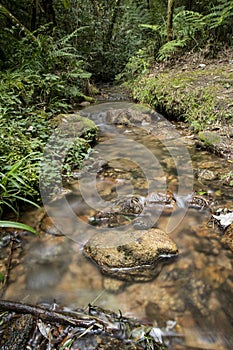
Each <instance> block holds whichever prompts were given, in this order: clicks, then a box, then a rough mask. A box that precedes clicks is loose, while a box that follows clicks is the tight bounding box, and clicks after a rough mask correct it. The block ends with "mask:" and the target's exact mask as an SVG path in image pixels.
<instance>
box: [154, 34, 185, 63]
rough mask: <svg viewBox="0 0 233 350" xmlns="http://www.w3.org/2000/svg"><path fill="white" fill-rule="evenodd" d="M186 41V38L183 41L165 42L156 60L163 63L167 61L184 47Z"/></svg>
mask: <svg viewBox="0 0 233 350" xmlns="http://www.w3.org/2000/svg"><path fill="white" fill-rule="evenodd" d="M188 41H189V38H188V37H186V38H184V39H178V40H171V41H169V42H167V43H166V44H164V45H163V46H162V47H161V48H160V50H159V52H158V56H157V57H158V60H160V61H164V60H167V59H169V58H170V57H171V56H172V55H173V54H174V53H175V52H176V51H177V49H180V48H182V47H185V46H186V45H187V43H188Z"/></svg>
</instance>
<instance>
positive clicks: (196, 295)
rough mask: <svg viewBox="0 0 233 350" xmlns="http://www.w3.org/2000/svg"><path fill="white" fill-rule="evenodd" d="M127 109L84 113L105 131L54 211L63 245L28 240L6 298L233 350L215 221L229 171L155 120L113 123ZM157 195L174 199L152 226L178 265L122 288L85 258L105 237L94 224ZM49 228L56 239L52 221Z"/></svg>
mask: <svg viewBox="0 0 233 350" xmlns="http://www.w3.org/2000/svg"><path fill="white" fill-rule="evenodd" d="M129 107H130V108H131V104H129V103H128V102H119V103H116V102H112V103H107V104H106V103H105V104H99V105H96V106H93V107H89V108H87V109H84V110H82V111H81V114H82V115H84V116H88V117H89V118H91V119H93V120H94V121H95V122H96V124H97V125H98V126H99V129H100V132H99V136H98V144H97V145H96V146H95V147H94V150H95V152H94V153H93V154H92V157H91V160H89V161H88V162H87V163H86V164H85V169H86V172H84V171H83V172H79V171H76V172H75V173H74V177H75V178H76V179H74V180H72V182H71V183H70V184H69V185H68V190H69V193H68V194H67V196H66V197H62V198H60V199H58V200H56V201H54V202H52V203H50V204H49V205H47V210H48V212H49V215H50V217H51V218H52V219H53V220H54V222H55V226H56V227H58V228H59V229H60V230H61V231H62V232H63V233H65V236H57V235H52V234H44V233H42V234H41V237H32V236H31V235H29V236H25V237H24V246H23V250H22V260H21V263H20V264H18V265H17V266H16V267H15V268H14V270H12V273H11V275H10V284H9V286H8V288H7V290H6V292H5V296H4V297H5V298H6V299H14V300H19V301H25V302H51V301H53V300H56V301H57V302H59V303H62V304H65V305H67V306H71V307H86V306H87V305H88V304H89V303H93V304H96V305H99V306H101V307H104V308H107V309H111V310H113V311H114V310H115V311H117V312H118V310H121V312H122V313H123V314H125V315H128V316H134V317H137V318H139V319H142V320H144V321H148V322H150V323H152V324H154V326H155V327H159V328H160V329H161V330H162V332H163V339H164V341H166V342H167V344H168V346H169V348H170V349H211V350H215V349H216V350H217V349H218V350H221V349H222V350H225V349H229V350H230V349H233V316H232V314H233V307H232V300H233V273H232V261H233V260H232V252H231V251H230V250H229V249H228V248H227V247H225V246H223V245H222V243H221V235H222V233H221V231H220V229H219V228H218V226H217V225H216V223H214V222H213V221H212V220H211V214H210V211H209V208H213V207H214V206H216V205H217V206H218V207H221V206H222V207H223V208H224V207H226V206H227V207H228V208H230V207H231V208H232V204H231V203H232V199H233V193H232V191H230V189H231V188H230V187H228V186H224V185H223V180H222V179H223V178H224V176H222V175H221V174H223V175H224V174H226V172H227V171H228V172H229V169H230V167H231V168H232V164H231V163H227V161H226V160H223V159H219V158H217V157H215V156H213V155H210V154H208V153H207V152H205V151H201V150H197V149H196V148H195V146H194V144H193V140H192V137H191V136H190V137H189V136H184V135H182V132H181V133H180V132H178V131H177V128H176V127H175V126H174V125H172V124H170V123H169V122H168V121H166V120H165V119H164V118H162V117H161V116H159V115H158V114H157V113H153V112H151V115H152V121H148V120H147V119H146V118H145V119H143V120H141V121H140V123H139V124H136V125H129V124H128V125H112V124H111V123H108V113H107V111H108V110H109V109H110V110H116V109H121V110H124V109H127V108H129ZM142 113H144V114H146V115H147V114H148V111H145V110H144V111H142ZM126 124H127V123H126ZM93 164H94V165H93ZM226 165H227V167H228V168H226ZM230 170H231V169H230ZM194 191H199V192H201V193H202V194H203V193H204V194H205V197H204V198H205V200H206V203H207V205H203V206H198V207H195V206H193V207H189V208H188V206H187V203H188V201H189V200H190V198H191V196H192V194H193V193H194ZM154 192H161V193H165V192H166V193H173V194H174V196H175V198H176V208H175V209H168V210H165V211H164V210H160V209H159V208H157V209H156V210H155V211H152V213H153V218H152V220H153V225H156V226H157V227H159V228H161V229H163V230H164V231H166V232H167V233H168V234H169V236H170V237H171V238H172V239H173V240H174V241H175V242H176V244H177V246H178V249H179V257H178V259H176V260H175V261H173V262H172V263H171V264H168V265H165V266H163V268H162V270H161V272H160V274H159V275H158V276H157V277H156V278H155V279H154V280H152V281H151V282H146V283H131V284H127V285H124V286H123V287H122V285H120V284H119V281H118V280H115V279H112V278H109V277H108V276H104V275H102V274H101V273H100V271H99V269H98V267H97V266H96V265H95V264H93V263H92V262H91V261H89V260H88V259H87V258H85V257H84V256H83V254H82V247H83V245H84V244H85V242H86V240H87V239H88V238H89V237H90V236H91V235H93V234H94V233H95V231H98V230H101V227H96V226H92V225H90V224H89V219H90V218H92V217H93V216H94V215H95V213H96V212H98V211H99V210H102V209H103V208H106V207H107V206H108V205H109V204H110V203H111V201H112V200H113V199H116V198H119V197H121V196H127V195H132V194H136V195H138V196H141V197H142V198H145V197H147V196H149V195H150V194H151V193H154ZM64 198H65V199H64ZM149 210H150V208H149ZM39 215H40V214H39V212H38V211H37V210H32V211H31V212H30V213H26V214H25V215H24V218H23V219H24V221H25V222H26V223H28V224H35V223H36V222H37V221H38V220H39V219H38V216H39ZM150 218H151V217H150ZM46 220H47V221H46ZM43 225H44V226H43ZM43 225H42V226H41V227H46V225H47V226H48V227H49V229H50V232H51V231H52V230H53V226H51V223H50V219H49V218H45V219H44V223H43ZM121 225H123V226H124V223H123V224H122V223H121ZM51 227H52V228H51ZM54 233H56V228H55V232H54Z"/></svg>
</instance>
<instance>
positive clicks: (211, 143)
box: [198, 131, 222, 148]
mask: <svg viewBox="0 0 233 350" xmlns="http://www.w3.org/2000/svg"><path fill="white" fill-rule="evenodd" d="M198 138H199V140H200V141H202V142H203V143H204V145H205V146H206V147H210V148H215V147H217V146H219V145H220V144H221V142H222V139H221V137H220V136H219V135H217V134H216V133H214V132H210V131H205V132H203V131H201V132H199V134H198Z"/></svg>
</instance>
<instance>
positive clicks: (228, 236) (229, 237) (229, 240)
mask: <svg viewBox="0 0 233 350" xmlns="http://www.w3.org/2000/svg"><path fill="white" fill-rule="evenodd" d="M222 242H223V243H224V244H226V245H228V247H229V248H230V249H231V250H232V251H233V223H232V224H231V225H230V226H228V227H227V229H226V231H225V233H224V236H223V237H222Z"/></svg>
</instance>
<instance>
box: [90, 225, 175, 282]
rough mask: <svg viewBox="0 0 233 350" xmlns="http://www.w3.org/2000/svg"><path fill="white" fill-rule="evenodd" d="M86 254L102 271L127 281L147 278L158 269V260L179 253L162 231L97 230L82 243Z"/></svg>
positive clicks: (153, 275) (159, 265)
mask: <svg viewBox="0 0 233 350" xmlns="http://www.w3.org/2000/svg"><path fill="white" fill-rule="evenodd" d="M84 253H85V255H86V256H88V257H89V258H91V259H92V260H94V262H95V263H96V264H97V265H98V266H99V268H100V269H101V271H102V272H103V273H106V274H108V275H110V276H112V277H116V278H118V279H121V280H126V281H137V282H140V281H149V280H151V279H153V278H154V277H155V276H156V275H157V274H158V273H159V272H160V270H161V267H162V264H161V262H164V261H167V260H168V259H169V258H172V257H175V256H177V254H178V249H177V246H176V244H175V243H174V241H173V240H172V239H171V238H170V237H169V236H168V235H167V234H166V233H165V232H163V231H161V230H159V229H154V228H151V229H149V230H143V231H140V230H139V231H133V229H131V230H128V231H127V232H119V231H113V230H108V231H107V232H106V233H97V234H96V235H95V236H94V237H92V238H91V239H90V240H89V241H88V242H87V243H86V245H85V246H84Z"/></svg>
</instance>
